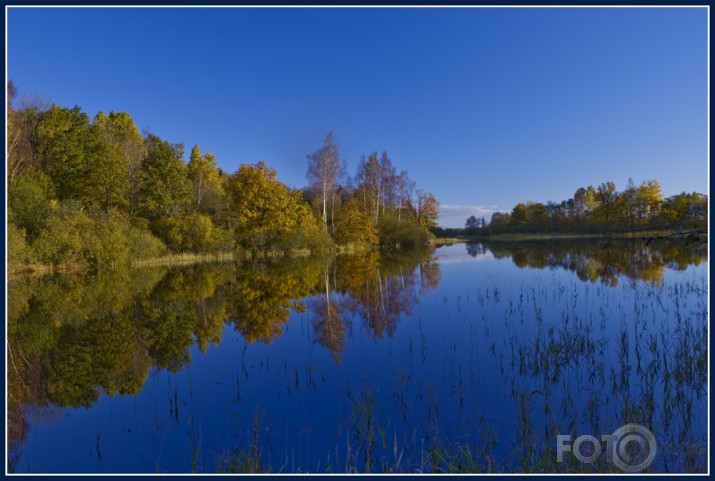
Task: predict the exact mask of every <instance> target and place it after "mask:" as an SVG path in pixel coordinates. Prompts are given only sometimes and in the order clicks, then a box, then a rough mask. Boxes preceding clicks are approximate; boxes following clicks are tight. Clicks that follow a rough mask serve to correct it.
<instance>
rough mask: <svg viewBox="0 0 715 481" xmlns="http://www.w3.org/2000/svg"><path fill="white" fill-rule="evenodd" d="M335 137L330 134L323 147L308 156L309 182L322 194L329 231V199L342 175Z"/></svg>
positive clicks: (325, 222)
mask: <svg viewBox="0 0 715 481" xmlns="http://www.w3.org/2000/svg"><path fill="white" fill-rule="evenodd" d="M334 140H335V136H334V134H333V132H332V131H331V132H329V133H328V135H327V136H326V137H325V140H324V141H323V147H321V148H320V149H318V150H316V151H315V152H313V153H312V154H310V155H308V156H307V157H308V174H307V177H308V181H309V182H310V183H311V186H312V187H313V188H314V189H316V191H317V192H319V193H320V196H321V199H322V204H323V209H322V217H323V228H324V229H325V231H327V230H328V198H332V196H333V194H334V193H335V189H336V188H337V184H338V175H339V174H340V169H341V166H340V154H339V152H338V146H337V145H335V143H334Z"/></svg>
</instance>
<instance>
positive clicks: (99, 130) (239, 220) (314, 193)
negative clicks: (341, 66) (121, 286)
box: [7, 82, 439, 266]
mask: <svg viewBox="0 0 715 481" xmlns="http://www.w3.org/2000/svg"><path fill="white" fill-rule="evenodd" d="M7 98H8V104H7V112H8V119H7V141H8V145H7V153H8V157H7V188H8V190H7V192H8V217H7V228H8V256H9V263H10V264H11V266H12V265H15V266H17V265H30V264H33V263H39V264H73V263H74V264H89V265H93V266H117V265H122V264H126V263H128V262H129V260H131V259H140V258H151V257H157V256H160V255H164V254H167V253H170V252H218V251H231V250H234V249H247V250H262V251H266V250H278V251H283V252H286V251H290V250H293V249H309V250H311V252H317V251H321V250H330V249H333V248H334V247H335V245H336V243H337V244H338V245H351V246H353V247H360V248H370V247H372V246H381V247H382V248H395V247H409V246H414V245H418V244H424V243H426V242H427V241H428V240H429V238H430V236H431V234H430V233H429V229H430V228H431V227H434V225H435V222H436V218H437V215H438V209H439V204H438V202H437V201H436V199H435V198H434V196H432V195H431V194H428V193H426V192H423V191H421V190H419V189H415V185H414V182H412V181H410V179H409V177H408V175H407V172H406V171H402V172H400V173H399V174H397V173H396V169H395V167H394V166H393V165H392V162H391V161H390V159H389V157H388V155H387V153H383V154H382V156H381V157H380V158H379V160H378V156H377V154H376V153H374V154H370V155H369V156H368V158H367V159H363V160H362V161H361V162H360V164H359V165H358V172H357V173H356V175H355V177H352V178H351V177H349V176H348V175H347V174H346V172H345V166H344V161H343V162H341V161H340V159H339V151H338V147H337V145H336V144H335V142H334V136H333V134H332V133H331V134H329V135H328V137H327V138H326V140H325V142H324V145H323V146H322V147H321V148H320V149H318V150H317V151H316V152H315V153H314V154H311V155H309V156H308V167H309V168H308V174H307V178H308V180H309V181H310V186H309V187H308V188H306V189H293V188H289V187H288V186H286V185H285V184H283V183H282V182H280V181H279V180H278V179H277V172H276V170H275V169H273V168H271V167H270V166H268V164H266V163H265V162H263V161H261V162H258V163H256V164H242V165H240V166H239V168H238V170H237V171H236V172H234V173H232V174H229V173H227V172H224V171H223V170H222V169H220V168H219V167H218V166H217V162H216V158H215V156H214V155H213V154H212V153H210V152H204V151H202V149H201V148H200V147H199V146H198V145H195V146H193V148H192V149H191V151H190V153H189V155H188V161H187V160H185V151H184V145H183V144H181V143H171V142H169V141H167V140H164V139H162V138H160V137H159V136H157V135H155V134H153V133H150V132H146V131H144V132H141V131H140V130H139V128H138V127H137V126H136V124H135V123H134V120H133V119H132V117H131V116H130V115H129V114H128V113H126V112H114V111H112V112H110V113H109V114H105V113H104V112H99V113H98V114H97V115H96V116H95V117H94V118H92V119H90V117H89V115H88V114H87V113H85V112H83V111H82V110H81V109H80V107H77V106H75V107H74V108H71V109H70V108H66V107H62V106H59V105H56V104H49V102H46V101H38V100H37V99H29V100H28V98H22V99H18V98H17V91H16V89H15V86H14V85H13V84H12V82H9V83H8V96H7ZM16 102H17V103H18V104H19V105H17V106H16V105H15V103H16Z"/></svg>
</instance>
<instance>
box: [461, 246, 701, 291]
mask: <svg viewBox="0 0 715 481" xmlns="http://www.w3.org/2000/svg"><path fill="white" fill-rule="evenodd" d="M466 249H467V253H468V254H469V255H470V256H472V257H476V256H478V255H482V254H484V253H486V252H487V251H490V252H491V253H492V254H493V255H494V257H495V258H497V259H502V258H511V259H512V261H513V262H514V264H515V265H516V266H517V267H520V268H525V267H531V268H537V269H544V268H556V267H561V268H563V269H565V270H568V271H572V272H575V273H576V275H577V276H578V278H579V279H581V280H582V281H590V282H596V281H599V282H601V283H603V284H604V285H609V286H616V285H618V278H619V277H625V278H628V279H630V280H633V281H644V282H648V283H653V284H656V285H660V284H662V282H663V273H664V272H665V270H666V268H669V269H679V270H682V269H685V268H686V267H688V266H689V265H696V266H697V265H700V263H701V262H703V261H704V260H707V245H705V244H699V245H688V244H686V243H685V242H683V241H682V240H667V239H660V240H655V241H653V242H647V241H642V240H625V239H622V240H611V241H603V240H601V241H580V242H572V241H567V240H560V241H550V242H539V241H534V242H494V243H486V244H485V243H479V242H470V243H467V244H466Z"/></svg>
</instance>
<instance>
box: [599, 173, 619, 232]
mask: <svg viewBox="0 0 715 481" xmlns="http://www.w3.org/2000/svg"><path fill="white" fill-rule="evenodd" d="M617 195H618V194H617V192H616V185H615V184H614V183H613V182H610V181H609V182H604V183H602V184H601V185H599V186H598V188H597V189H596V195H595V199H596V212H595V214H596V218H597V220H598V222H600V223H602V224H608V223H609V222H610V221H611V220H612V218H613V214H614V210H615V207H616V199H617Z"/></svg>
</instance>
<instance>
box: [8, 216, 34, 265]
mask: <svg viewBox="0 0 715 481" xmlns="http://www.w3.org/2000/svg"><path fill="white" fill-rule="evenodd" d="M33 258H34V256H33V254H32V250H31V249H30V246H29V245H28V244H27V241H26V240H25V232H24V230H20V229H18V228H17V227H15V226H14V225H12V224H8V226H7V262H8V264H10V266H12V267H15V266H21V265H26V264H30V263H32V261H33Z"/></svg>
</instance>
